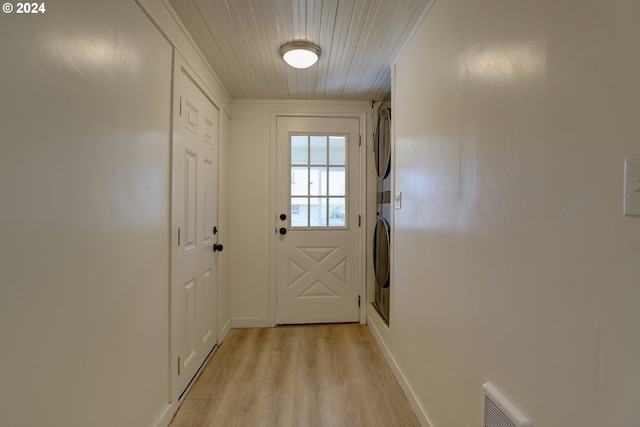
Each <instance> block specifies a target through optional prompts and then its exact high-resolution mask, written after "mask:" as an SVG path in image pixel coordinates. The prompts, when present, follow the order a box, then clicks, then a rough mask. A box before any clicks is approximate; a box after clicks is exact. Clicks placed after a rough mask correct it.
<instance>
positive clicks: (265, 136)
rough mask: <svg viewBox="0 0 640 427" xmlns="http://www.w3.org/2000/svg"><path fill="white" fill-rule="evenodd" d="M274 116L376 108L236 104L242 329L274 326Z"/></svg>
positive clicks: (235, 309) (234, 249) (233, 218)
mask: <svg viewBox="0 0 640 427" xmlns="http://www.w3.org/2000/svg"><path fill="white" fill-rule="evenodd" d="M274 112H296V113H318V114H326V113H331V112H334V113H353V114H362V113H367V114H369V112H370V107H369V104H368V103H366V102H322V101H318V102H312V101H309V102H306V101H247V100H235V101H233V121H232V122H231V144H230V153H229V155H230V168H229V169H230V170H229V180H230V198H229V204H230V213H229V217H230V223H231V244H230V245H229V250H230V257H231V260H230V269H231V318H232V319H233V325H234V326H237V327H241V326H271V325H272V324H273V321H274V320H273V313H274V307H273V304H274V302H275V301H274V298H275V294H274V293H273V289H272V288H270V282H269V281H270V280H271V279H273V274H274V273H273V259H272V258H271V256H272V250H273V247H272V243H270V238H271V236H272V233H274V232H275V226H274V224H275V222H274V221H275V220H274V218H275V212H271V211H270V210H271V207H270V203H271V202H272V201H273V200H272V199H273V197H272V195H271V194H270V190H271V179H272V175H271V173H272V170H271V168H272V160H273V159H272V158H271V156H272V150H271V139H272V123H271V120H272V113H274ZM367 145H368V146H370V141H369V140H367ZM374 208H375V207H374ZM374 215H375V212H374ZM225 250H226V249H225ZM271 286H272V285H271Z"/></svg>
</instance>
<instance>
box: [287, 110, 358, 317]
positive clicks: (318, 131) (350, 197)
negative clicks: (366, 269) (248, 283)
mask: <svg viewBox="0 0 640 427" xmlns="http://www.w3.org/2000/svg"><path fill="white" fill-rule="evenodd" d="M359 126H360V123H359V119H357V118H334V117H332V118H328V117H285V116H282V117H278V118H277V122H276V128H277V129H276V132H277V173H276V175H277V177H276V181H277V188H276V207H277V212H276V218H275V219H276V233H277V237H276V275H277V279H276V282H277V308H276V322H277V323H278V324H295V323H336V322H357V321H358V320H359V297H358V293H359V292H358V290H359V249H358V246H359V230H358V228H359V225H360V224H359V221H360V218H359V200H358V198H359V195H358V188H359V182H358V177H359V158H360V156H359V155H358V154H359V140H360V133H359Z"/></svg>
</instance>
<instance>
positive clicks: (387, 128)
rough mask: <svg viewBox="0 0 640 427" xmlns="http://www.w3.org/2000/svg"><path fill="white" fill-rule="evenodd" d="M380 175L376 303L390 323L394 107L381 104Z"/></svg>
mask: <svg viewBox="0 0 640 427" xmlns="http://www.w3.org/2000/svg"><path fill="white" fill-rule="evenodd" d="M374 149H375V163H376V172H377V174H378V179H377V182H378V183H377V190H376V200H377V220H376V227H375V231H374V235H373V269H374V271H375V279H376V291H375V305H376V307H377V309H378V311H379V312H380V314H381V315H382V317H383V318H384V320H385V321H386V322H387V323H389V302H390V296H391V277H390V270H391V260H390V249H391V247H390V242H391V226H390V224H391V176H392V174H391V109H390V108H386V107H383V108H380V110H379V111H378V120H377V126H376V135H375V138H374Z"/></svg>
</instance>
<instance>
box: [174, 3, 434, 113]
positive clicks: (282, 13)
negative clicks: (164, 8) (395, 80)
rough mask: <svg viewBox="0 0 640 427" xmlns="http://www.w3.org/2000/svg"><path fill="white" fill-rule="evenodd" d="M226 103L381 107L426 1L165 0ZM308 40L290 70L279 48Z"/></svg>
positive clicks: (389, 90)
mask: <svg viewBox="0 0 640 427" xmlns="http://www.w3.org/2000/svg"><path fill="white" fill-rule="evenodd" d="M169 2H170V4H171V5H172V6H173V8H174V9H175V11H176V13H177V14H178V16H179V17H180V19H182V21H183V23H184V24H185V26H186V28H187V30H188V31H189V33H190V34H191V35H192V36H193V38H194V40H195V41H196V43H197V44H198V46H199V47H200V49H201V50H202V52H203V53H204V55H205V57H206V59H207V60H208V61H209V63H210V64H211V66H212V67H213V69H214V70H215V71H216V73H217V74H218V77H219V78H220V80H221V81H222V83H223V85H224V86H225V87H226V88H227V90H228V91H229V93H230V95H231V97H232V98H233V99H314V100H322V99H326V100H366V101H382V100H384V99H385V98H386V97H387V96H388V95H389V93H390V92H391V68H390V67H391V62H392V60H393V59H394V58H395V56H396V55H397V54H398V53H399V51H400V49H402V47H403V45H404V43H405V42H406V40H407V38H408V37H409V35H410V33H411V31H412V29H413V28H414V26H415V25H416V24H417V21H418V19H419V18H420V17H421V16H422V13H423V11H424V10H425V8H426V7H427V5H428V4H429V3H430V1H429V0H169ZM292 41H309V42H312V43H314V44H316V45H318V46H320V48H321V49H322V54H321V55H320V59H319V61H318V63H317V64H315V65H314V66H312V67H310V68H308V69H306V70H296V69H294V68H291V67H289V66H287V65H286V64H285V63H284V61H283V60H282V58H281V57H280V54H279V50H280V46H282V45H284V44H286V43H289V42H292Z"/></svg>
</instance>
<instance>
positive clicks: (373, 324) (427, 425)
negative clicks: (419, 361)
mask: <svg viewBox="0 0 640 427" xmlns="http://www.w3.org/2000/svg"><path fill="white" fill-rule="evenodd" d="M374 313H375V312H374ZM367 325H369V329H371V332H372V333H373V336H374V338H375V339H376V342H377V343H378V346H379V347H380V350H381V351H382V354H384V358H385V359H386V360H387V363H388V364H389V367H390V368H391V371H393V375H395V377H396V379H397V380H398V384H400V388H402V391H403V392H404V394H405V396H407V400H409V404H410V405H411V408H412V409H413V412H414V413H415V414H416V417H418V421H420V425H421V426H422V427H434V425H433V423H432V422H431V421H430V420H429V417H428V416H427V413H426V411H425V410H424V408H423V407H422V405H421V404H420V402H419V401H418V399H417V398H416V395H415V393H414V392H413V389H412V388H411V386H410V385H409V382H408V381H407V378H406V377H405V376H404V374H403V373H402V370H401V369H400V367H399V366H398V364H397V363H396V361H395V359H394V358H393V355H392V354H391V352H390V351H389V348H388V347H387V345H386V343H385V342H384V340H383V339H382V336H381V335H380V330H379V328H380V327H386V325H384V324H383V321H382V319H380V317H379V316H378V313H375V314H374V315H373V316H372V315H371V313H368V315H367Z"/></svg>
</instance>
